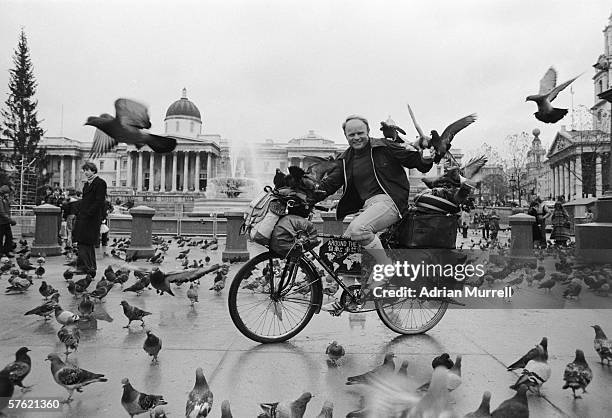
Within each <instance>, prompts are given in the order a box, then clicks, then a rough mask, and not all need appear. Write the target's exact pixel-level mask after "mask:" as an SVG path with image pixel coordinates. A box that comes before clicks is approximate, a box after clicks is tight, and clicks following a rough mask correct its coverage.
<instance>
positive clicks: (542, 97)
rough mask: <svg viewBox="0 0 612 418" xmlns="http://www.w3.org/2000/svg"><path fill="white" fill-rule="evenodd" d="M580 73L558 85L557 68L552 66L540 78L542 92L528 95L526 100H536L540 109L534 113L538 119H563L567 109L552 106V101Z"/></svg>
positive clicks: (547, 120) (544, 120)
mask: <svg viewBox="0 0 612 418" xmlns="http://www.w3.org/2000/svg"><path fill="white" fill-rule="evenodd" d="M578 77H580V75H577V76H576V77H574V78H572V79H570V80H568V81H566V82H565V83H561V84H559V85H558V86H557V70H555V69H554V68H553V67H550V68H549V69H548V71H546V74H544V77H542V79H541V80H540V92H539V93H538V94H532V95H531V96H527V98H526V99H525V101H526V102H527V101H532V102H536V104H537V105H538V111H537V112H536V113H534V115H535V117H536V119H537V120H539V121H541V122H544V123H556V122H558V121H560V120H561V119H563V117H564V116H565V115H566V114H567V109H558V108H555V107H553V106H552V104H551V102H552V101H553V100H555V98H556V97H557V95H558V94H559V93H560V92H561V91H563V89H565V88H566V87H567V86H569V85H570V84H572V83H573V82H574V80H576V79H577V78H578Z"/></svg>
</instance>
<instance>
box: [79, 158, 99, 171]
mask: <svg viewBox="0 0 612 418" xmlns="http://www.w3.org/2000/svg"><path fill="white" fill-rule="evenodd" d="M81 170H89V171H91V172H92V173H97V172H98V167H96V165H95V164H94V163H92V162H91V161H87V162H86V163H85V164H83V165H82V166H81Z"/></svg>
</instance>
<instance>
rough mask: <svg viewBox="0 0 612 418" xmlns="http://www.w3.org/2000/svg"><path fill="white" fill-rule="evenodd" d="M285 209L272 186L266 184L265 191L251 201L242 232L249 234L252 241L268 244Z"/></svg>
mask: <svg viewBox="0 0 612 418" xmlns="http://www.w3.org/2000/svg"><path fill="white" fill-rule="evenodd" d="M285 211H286V207H285V204H284V203H282V202H281V201H279V200H278V199H277V198H276V197H275V196H274V194H273V193H272V188H270V187H269V186H266V188H264V191H263V192H261V193H260V194H259V195H257V197H256V198H255V199H253V200H252V201H251V203H249V210H248V212H247V213H246V214H245V219H244V223H243V224H242V227H241V229H240V232H241V234H243V235H244V234H247V235H248V236H249V238H250V239H251V241H253V242H256V243H258V244H261V245H265V246H267V245H268V244H269V242H270V236H271V235H272V230H273V229H274V225H276V222H278V219H279V218H280V217H281V216H282V215H284V214H285Z"/></svg>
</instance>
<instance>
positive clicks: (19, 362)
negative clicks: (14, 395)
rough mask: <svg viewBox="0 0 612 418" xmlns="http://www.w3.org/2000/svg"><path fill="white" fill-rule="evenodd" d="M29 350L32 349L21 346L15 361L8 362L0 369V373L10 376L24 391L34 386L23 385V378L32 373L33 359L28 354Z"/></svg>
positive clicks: (14, 383) (13, 382)
mask: <svg viewBox="0 0 612 418" xmlns="http://www.w3.org/2000/svg"><path fill="white" fill-rule="evenodd" d="M29 351H31V350H30V349H29V348H27V347H21V348H20V349H19V350H17V352H16V353H15V361H13V362H12V363H9V364H7V365H6V367H4V369H2V371H0V375H2V374H5V375H6V376H8V378H9V379H10V381H11V383H12V384H13V385H15V386H19V387H21V391H22V392H26V391H28V390H30V388H31V387H32V386H24V385H23V379H25V378H26V377H27V375H28V374H30V370H31V369H32V359H31V358H30V356H29V355H28V352H29ZM0 396H3V395H0Z"/></svg>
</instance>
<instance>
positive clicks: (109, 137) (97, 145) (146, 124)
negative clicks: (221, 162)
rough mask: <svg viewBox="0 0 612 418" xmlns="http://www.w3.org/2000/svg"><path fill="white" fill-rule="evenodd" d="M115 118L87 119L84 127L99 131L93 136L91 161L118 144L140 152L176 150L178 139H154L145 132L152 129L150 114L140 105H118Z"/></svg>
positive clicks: (129, 102) (128, 102)
mask: <svg viewBox="0 0 612 418" xmlns="http://www.w3.org/2000/svg"><path fill="white" fill-rule="evenodd" d="M115 116H116V117H114V118H113V117H112V116H111V115H109V114H107V113H104V114H102V115H100V116H99V117H98V116H90V117H88V118H87V122H85V125H90V126H94V127H96V128H98V130H97V131H96V134H95V135H94V141H93V146H92V147H91V152H90V156H89V158H90V159H91V158H96V157H98V156H100V155H101V154H104V153H107V152H109V151H110V150H112V149H113V148H114V147H115V146H116V145H117V144H118V143H119V142H124V143H126V144H131V145H134V146H135V147H136V148H137V149H140V148H142V147H143V146H145V145H148V146H149V147H150V148H151V149H152V150H153V151H155V152H158V153H162V154H163V153H167V152H172V151H174V148H176V139H174V138H169V137H164V136H159V135H153V134H150V133H148V132H144V131H142V129H149V128H150V127H151V121H150V120H149V111H148V110H147V108H146V107H145V106H144V105H143V104H141V103H138V102H135V101H133V100H129V99H117V100H116V101H115Z"/></svg>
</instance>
